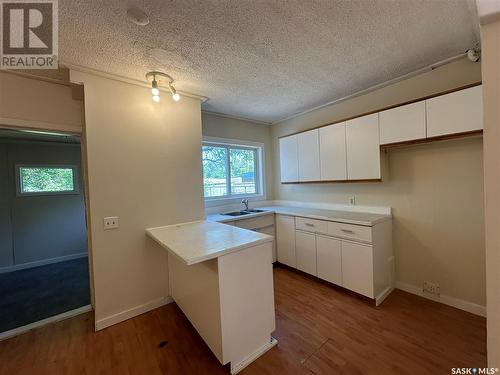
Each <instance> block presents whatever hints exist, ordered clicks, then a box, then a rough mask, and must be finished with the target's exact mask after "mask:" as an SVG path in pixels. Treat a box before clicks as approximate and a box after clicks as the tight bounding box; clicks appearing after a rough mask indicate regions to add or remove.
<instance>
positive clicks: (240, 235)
mask: <svg viewBox="0 0 500 375" xmlns="http://www.w3.org/2000/svg"><path fill="white" fill-rule="evenodd" d="M146 233H147V234H148V236H150V237H151V238H153V239H154V240H155V241H156V242H158V243H159V244H160V245H161V246H162V247H164V248H165V249H167V250H169V251H170V252H172V253H173V254H174V255H176V256H177V257H178V258H180V259H181V260H182V261H184V263H185V264H187V265H192V264H196V263H200V262H204V261H206V260H210V259H214V258H218V257H220V256H222V255H224V254H229V253H232V252H235V251H239V250H242V249H245V248H248V247H252V246H256V245H260V244H262V243H265V242H271V241H273V237H272V236H268V235H266V234H263V233H257V232H252V231H250V230H247V229H242V228H237V227H233V226H229V225H224V224H220V223H217V222H214V221H196V222H193V223H184V224H175V225H167V226H164V227H158V228H149V229H146Z"/></svg>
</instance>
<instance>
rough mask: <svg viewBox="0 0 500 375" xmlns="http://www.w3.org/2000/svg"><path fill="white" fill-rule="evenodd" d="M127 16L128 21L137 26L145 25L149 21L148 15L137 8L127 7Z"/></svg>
mask: <svg viewBox="0 0 500 375" xmlns="http://www.w3.org/2000/svg"><path fill="white" fill-rule="evenodd" d="M127 17H128V19H129V20H130V21H132V22H133V23H135V24H136V25H139V26H146V25H147V24H148V23H149V16H148V15H147V13H146V12H145V11H143V10H142V9H139V8H129V9H127Z"/></svg>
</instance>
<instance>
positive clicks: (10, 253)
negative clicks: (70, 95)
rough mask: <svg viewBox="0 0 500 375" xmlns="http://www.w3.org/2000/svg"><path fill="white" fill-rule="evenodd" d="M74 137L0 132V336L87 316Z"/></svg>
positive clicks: (86, 271) (80, 196)
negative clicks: (74, 316) (80, 313)
mask: <svg viewBox="0 0 500 375" xmlns="http://www.w3.org/2000/svg"><path fill="white" fill-rule="evenodd" d="M87 249H88V246H87V228H86V218H85V199H84V183H83V177H82V158H81V145H80V137H78V136H73V135H63V134H55V133H46V132H33V131H14V130H6V129H0V338H2V337H3V338H5V337H9V336H12V335H14V334H15V333H16V332H21V331H23V330H24V329H27V328H31V327H33V326H36V325H37V324H38V323H40V322H48V321H51V319H53V320H58V319H59V318H61V317H63V316H70V315H71V314H73V313H75V312H81V311H88V310H90V309H91V307H90V285H89V267H88V250H87Z"/></svg>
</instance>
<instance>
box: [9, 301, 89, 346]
mask: <svg viewBox="0 0 500 375" xmlns="http://www.w3.org/2000/svg"><path fill="white" fill-rule="evenodd" d="M89 311H92V306H91V305H87V306H83V307H79V308H77V309H74V310H70V311H66V312H63V313H62V314H58V315H54V316H51V317H50V318H47V319H43V320H39V321H38V322H34V323H31V324H27V325H25V326H22V327H17V328H14V329H11V330H9V331H5V332H1V333H0V341H2V340H6V339H8V338H11V337H14V336H18V335H20V334H23V333H25V332H28V331H30V330H32V329H35V328H39V327H42V326H44V325H47V324H50V323H55V322H59V321H61V320H64V319H68V318H72V317H74V316H76V315H80V314H83V313H86V312H89Z"/></svg>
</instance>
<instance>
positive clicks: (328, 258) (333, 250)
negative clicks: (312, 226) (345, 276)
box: [316, 236, 342, 285]
mask: <svg viewBox="0 0 500 375" xmlns="http://www.w3.org/2000/svg"><path fill="white" fill-rule="evenodd" d="M316 263H317V271H318V277H319V278H320V279H323V280H326V281H329V282H331V283H334V284H337V285H342V241H341V240H337V239H335V238H331V237H324V236H316Z"/></svg>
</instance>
